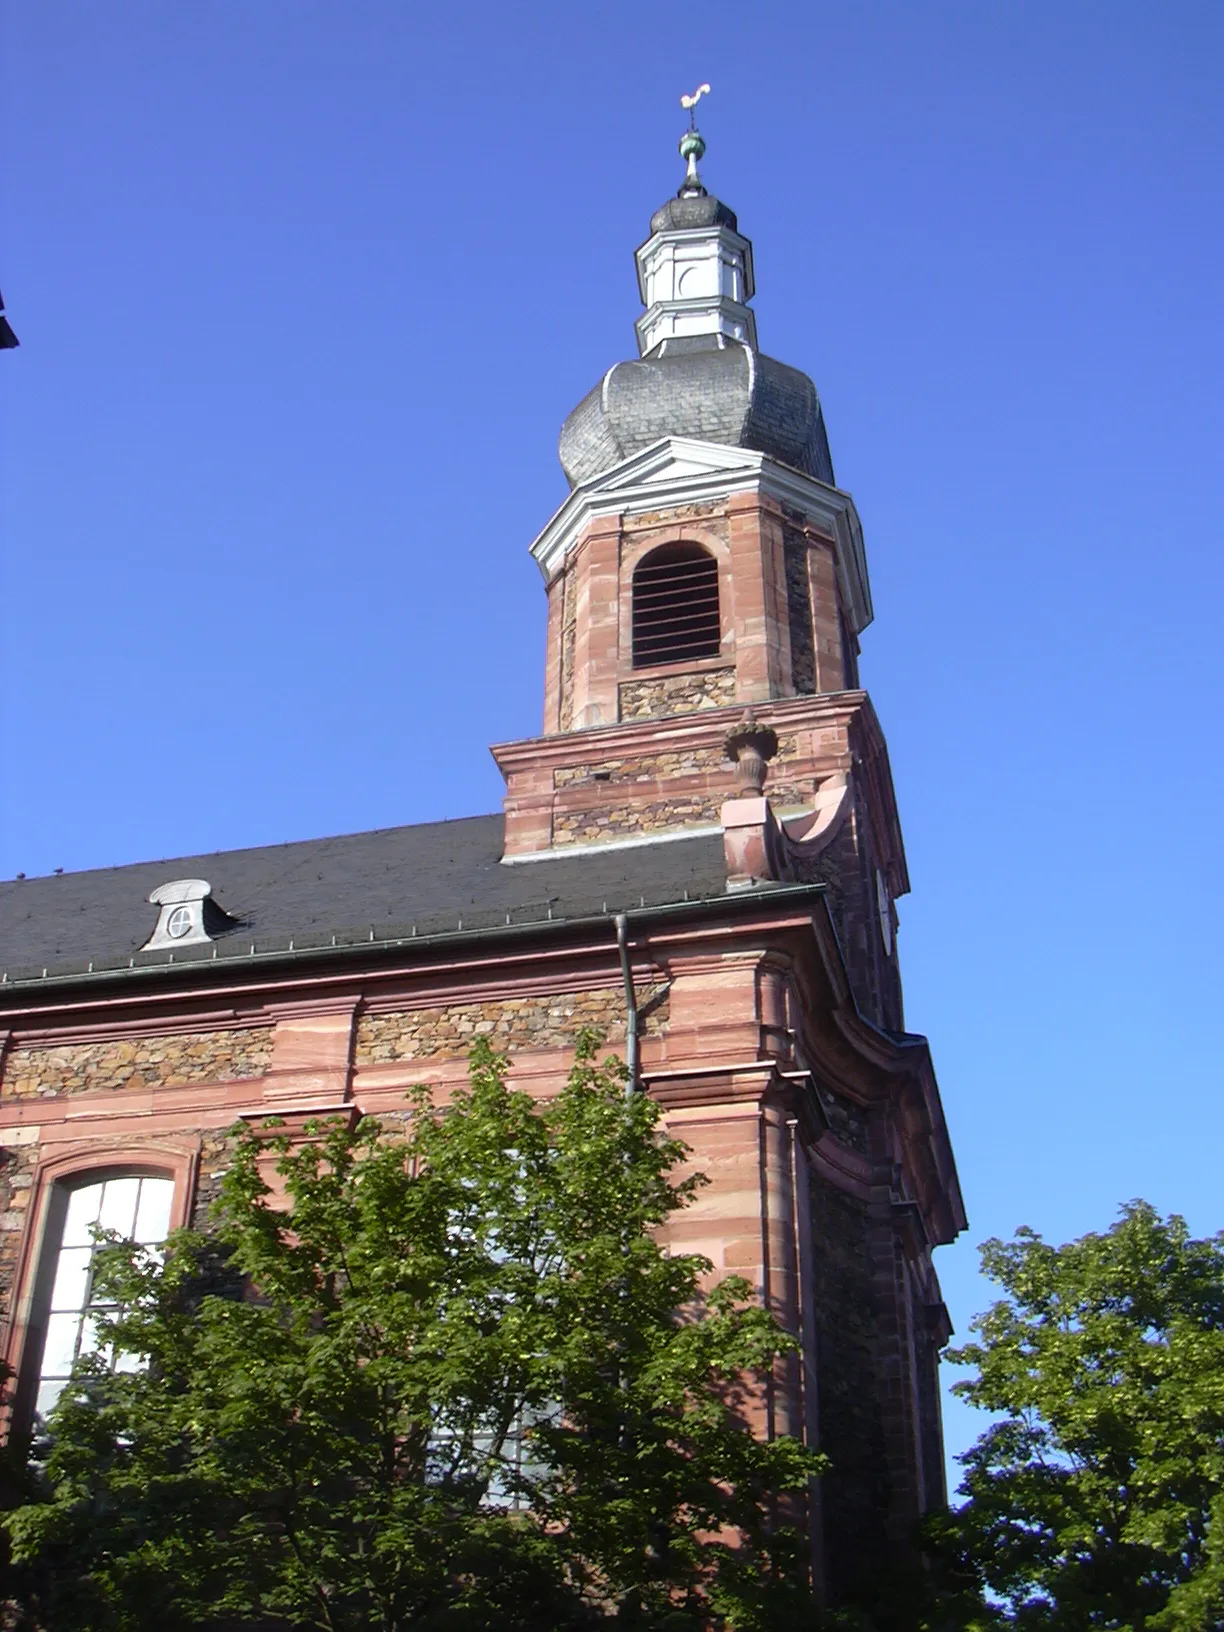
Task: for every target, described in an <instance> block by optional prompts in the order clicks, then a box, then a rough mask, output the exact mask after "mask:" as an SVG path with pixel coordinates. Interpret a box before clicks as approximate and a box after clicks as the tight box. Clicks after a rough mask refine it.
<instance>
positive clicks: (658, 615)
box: [633, 544, 722, 669]
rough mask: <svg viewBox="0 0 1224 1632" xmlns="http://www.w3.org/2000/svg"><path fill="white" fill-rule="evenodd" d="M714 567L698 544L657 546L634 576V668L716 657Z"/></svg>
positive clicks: (717, 624)
mask: <svg viewBox="0 0 1224 1632" xmlns="http://www.w3.org/2000/svg"><path fill="white" fill-rule="evenodd" d="M721 638H722V626H721V621H720V618H719V611H718V563H717V561H715V559H714V557H713V556H712V555H711V554H710V552H709V551H708V550H704V549H702V547H701V545H700V544H661V545H660V546H659V548H658V549H657V550H651V552H650V554H649V555H644V556H643V557H642V559H641V560H640V561H639V562H638V564H637V567H636V569H635V571H634V574H633V666H634V668H635V669H645V668H651V667H653V666H654V665H656V664H659V663H683V662H687V661H691V660H692V659H695V658H699V657H717V656H718V651H719V646H720V643H721Z"/></svg>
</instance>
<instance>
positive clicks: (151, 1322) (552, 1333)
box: [6, 1038, 820, 1632]
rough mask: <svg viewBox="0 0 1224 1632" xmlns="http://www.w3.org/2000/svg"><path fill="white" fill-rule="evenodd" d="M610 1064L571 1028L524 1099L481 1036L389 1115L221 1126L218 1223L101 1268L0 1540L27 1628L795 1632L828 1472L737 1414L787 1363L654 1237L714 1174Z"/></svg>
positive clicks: (739, 1288)
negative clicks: (40, 1484) (460, 1065)
mask: <svg viewBox="0 0 1224 1632" xmlns="http://www.w3.org/2000/svg"><path fill="white" fill-rule="evenodd" d="M624 1075H625V1074H624V1070H623V1068H622V1067H621V1066H620V1065H619V1063H618V1062H616V1061H611V1062H605V1063H603V1064H600V1063H597V1061H596V1057H595V1047H594V1041H593V1040H592V1039H590V1038H587V1039H584V1041H583V1044H582V1046H581V1048H580V1050H579V1057H578V1060H577V1063H576V1065H575V1067H574V1070H573V1072H572V1074H571V1076H570V1078H569V1081H568V1084H567V1086H566V1087H565V1089H564V1091H563V1092H562V1093H561V1094H560V1095H559V1096H558V1097H557V1098H556V1099H555V1100H553V1101H552V1102H551V1103H549V1104H547V1105H545V1106H539V1105H537V1104H535V1103H534V1102H533V1101H532V1100H531V1098H530V1097H529V1096H528V1095H526V1094H524V1093H521V1092H517V1091H514V1090H512V1089H511V1088H509V1087H508V1086H507V1083H506V1080H505V1076H506V1062H505V1061H504V1060H503V1059H501V1058H500V1057H498V1056H496V1055H494V1054H493V1053H492V1052H491V1051H490V1050H489V1049H488V1048H487V1047H485V1046H481V1047H479V1048H477V1049H476V1050H474V1051H473V1056H472V1062H471V1072H470V1085H469V1087H468V1088H467V1089H466V1091H464V1092H462V1093H460V1094H459V1095H458V1096H457V1098H456V1099H455V1101H454V1103H453V1104H452V1105H451V1106H450V1107H449V1108H448V1109H446V1110H444V1111H438V1110H437V1109H436V1108H435V1107H434V1105H433V1104H432V1102H431V1100H430V1099H429V1096H428V1095H425V1094H422V1095H421V1096H419V1097H418V1099H417V1102H416V1103H415V1105H414V1106H413V1108H412V1112H411V1114H410V1115H409V1116H408V1117H407V1118H406V1120H405V1121H404V1123H403V1125H402V1126H401V1125H399V1123H398V1120H397V1125H396V1126H395V1127H394V1128H387V1127H384V1126H380V1124H379V1123H378V1122H376V1121H374V1120H371V1119H366V1120H364V1121H362V1122H361V1123H360V1124H359V1125H358V1126H357V1127H356V1129H355V1130H352V1131H349V1130H348V1129H347V1128H346V1127H344V1126H341V1125H338V1124H336V1123H332V1124H325V1125H323V1126H322V1127H320V1128H318V1129H316V1130H314V1137H313V1138H312V1140H311V1141H310V1142H308V1143H306V1144H305V1145H299V1146H297V1147H294V1148H291V1147H290V1144H289V1142H288V1140H287V1139H285V1137H284V1136H283V1135H277V1134H275V1133H273V1134H271V1135H269V1133H268V1131H267V1130H266V1129H264V1130H259V1131H251V1130H238V1131H236V1132H235V1136H234V1138H235V1143H234V1149H233V1157H232V1166H231V1168H230V1169H229V1171H228V1173H227V1174H226V1175H225V1177H224V1180H223V1183H222V1190H221V1195H220V1199H219V1202H218V1204H217V1206H216V1208H215V1222H214V1227H213V1229H212V1230H211V1231H210V1232H208V1233H207V1234H188V1233H182V1234H179V1235H178V1236H176V1237H174V1238H172V1240H171V1242H170V1244H169V1246H168V1249H167V1251H166V1253H165V1255H164V1262H158V1261H157V1260H156V1259H155V1258H154V1257H152V1256H150V1255H149V1254H146V1253H142V1252H141V1250H140V1249H136V1248H132V1247H130V1246H127V1245H119V1244H114V1245H113V1246H112V1247H110V1248H109V1249H108V1250H107V1252H106V1253H104V1254H103V1255H102V1266H101V1268H100V1270H99V1277H100V1280H101V1282H102V1286H101V1290H102V1292H103V1294H104V1296H105V1297H106V1298H108V1299H115V1300H117V1301H118V1302H119V1303H120V1304H121V1305H122V1307H123V1310H124V1312H123V1313H122V1314H121V1315H119V1316H117V1317H116V1318H115V1319H114V1320H112V1321H110V1322H109V1323H107V1325H106V1326H105V1328H104V1329H103V1334H102V1335H103V1338H104V1340H105V1341H106V1342H107V1343H109V1344H112V1345H113V1346H114V1350H115V1353H116V1355H117V1356H118V1357H119V1360H120V1368H119V1369H117V1370H111V1369H110V1367H109V1366H108V1365H105V1364H104V1363H103V1362H102V1361H101V1360H100V1359H94V1360H92V1361H88V1362H83V1363H82V1364H81V1365H80V1367H79V1369H78V1377H77V1382H76V1385H75V1386H73V1387H72V1388H70V1389H69V1391H68V1392H67V1393H66V1394H65V1396H64V1398H63V1399H62V1400H61V1403H60V1404H59V1406H58V1407H57V1409H56V1412H55V1413H54V1415H53V1419H52V1424H51V1427H52V1430H53V1438H52V1443H51V1448H50V1450H49V1452H48V1454H47V1460H46V1468H45V1485H46V1490H45V1499H43V1500H41V1501H37V1502H28V1503H26V1504H24V1505H22V1506H20V1507H19V1508H17V1509H16V1511H14V1512H12V1513H11V1514H9V1515H8V1516H7V1519H6V1523H7V1527H8V1530H9V1532H10V1535H11V1538H12V1547H13V1553H14V1557H15V1558H16V1559H17V1560H18V1562H19V1563H20V1564H22V1565H23V1566H24V1567H25V1568H26V1569H27V1570H28V1571H32V1572H33V1573H34V1575H35V1577H36V1580H37V1583H38V1585H37V1589H36V1590H32V1591H31V1592H30V1593H29V1594H28V1595H27V1600H26V1613H27V1614H28V1616H29V1617H30V1622H29V1624H31V1625H36V1626H39V1627H45V1628H47V1629H49V1632H58V1629H60V1628H68V1627H71V1628H83V1627H89V1628H94V1629H98V1632H106V1629H112V1628H113V1629H123V1632H129V1629H132V1632H134V1629H140V1628H149V1627H157V1628H158V1629H159V1632H172V1629H173V1628H176V1627H187V1626H221V1625H224V1626H256V1625H258V1626H261V1627H263V1626H268V1627H271V1626H292V1627H295V1628H307V1627H312V1628H320V1629H326V1632H341V1629H350V1628H352V1629H356V1628H361V1629H363V1632H364V1629H366V1628H374V1627H377V1628H383V1629H386V1632H392V1629H401V1628H409V1627H411V1628H420V1629H435V1628H436V1629H439V1632H442V1629H446V1632H463V1629H468V1628H477V1627H481V1628H483V1627H488V1626H497V1627H499V1628H507V1629H514V1628H568V1627H573V1628H578V1627H584V1626H587V1625H592V1626H596V1625H607V1624H609V1617H611V1619H612V1623H613V1624H621V1625H632V1626H635V1627H641V1628H660V1629H662V1628H676V1629H680V1628H683V1627H685V1626H689V1627H695V1626H728V1627H734V1628H737V1629H740V1628H742V1629H755V1628H768V1627H773V1626H781V1625H783V1624H785V1625H786V1626H788V1627H790V1626H799V1625H802V1624H803V1622H804V1619H805V1618H807V1616H808V1614H809V1609H810V1605H809V1600H808V1596H807V1592H806V1589H805V1587H804V1583H803V1576H802V1571H801V1570H800V1569H799V1568H798V1567H797V1563H796V1560H797V1558H798V1537H797V1535H796V1532H795V1530H794V1528H793V1527H792V1526H791V1525H789V1524H788V1523H787V1522H786V1520H787V1518H788V1511H787V1509H786V1503H787V1501H788V1495H787V1493H792V1494H791V1495H790V1497H789V1500H790V1501H791V1502H794V1501H795V1500H797V1499H800V1498H801V1494H802V1492H803V1491H804V1489H805V1487H806V1486H807V1483H808V1481H809V1479H810V1478H811V1477H812V1475H813V1474H814V1473H815V1472H817V1471H818V1469H819V1466H820V1459H819V1458H818V1457H816V1456H815V1455H814V1454H813V1453H811V1452H809V1451H808V1450H806V1449H805V1448H804V1447H802V1446H801V1445H799V1444H798V1443H797V1442H795V1441H794V1440H791V1439H785V1438H782V1439H777V1440H774V1441H773V1442H772V1443H764V1442H763V1441H761V1440H760V1439H758V1438H756V1437H754V1435H753V1434H752V1433H751V1432H749V1431H748V1429H747V1428H746V1426H745V1419H744V1407H745V1395H746V1390H747V1388H749V1387H751V1385H752V1382H753V1380H755V1379H759V1378H760V1377H761V1376H762V1374H766V1373H768V1372H769V1371H770V1370H771V1368H772V1367H773V1366H774V1364H775V1362H776V1360H777V1357H778V1356H779V1355H780V1354H782V1353H783V1352H784V1351H785V1350H786V1349H787V1348H788V1347H789V1346H790V1345H789V1340H788V1339H787V1338H786V1337H785V1335H784V1334H783V1333H782V1332H781V1331H780V1329H779V1328H778V1326H777V1324H776V1322H775V1321H774V1320H773V1318H772V1317H771V1316H770V1315H768V1314H767V1313H766V1312H765V1311H764V1310H762V1309H760V1308H759V1307H757V1306H756V1305H755V1304H753V1303H752V1301H751V1299H750V1297H749V1288H748V1286H747V1285H746V1284H745V1283H744V1282H742V1281H738V1280H727V1281H724V1282H722V1284H721V1285H720V1286H718V1287H717V1288H716V1289H715V1290H714V1291H713V1292H711V1293H709V1294H708V1295H707V1296H705V1297H702V1296H701V1295H700V1293H699V1286H700V1283H701V1282H702V1279H703V1277H705V1276H706V1274H707V1272H708V1270H709V1267H710V1266H709V1265H708V1263H706V1262H705V1261H704V1260H702V1259H700V1258H698V1257H695V1256H693V1255H687V1254H676V1255H669V1254H668V1253H667V1252H666V1251H664V1250H663V1249H662V1248H661V1247H660V1246H659V1244H658V1241H657V1239H656V1236H657V1232H658V1229H659V1226H661V1225H663V1224H664V1223H665V1222H666V1220H667V1219H668V1218H669V1217H671V1215H672V1214H673V1213H675V1212H676V1210H677V1209H679V1208H681V1207H683V1206H684V1205H685V1204H686V1202H687V1201H688V1200H689V1198H690V1197H691V1195H692V1194H693V1191H694V1189H695V1187H696V1185H697V1184H698V1183H699V1182H700V1181H699V1180H698V1179H694V1178H692V1177H690V1178H686V1179H679V1178H678V1177H677V1168H678V1165H679V1164H680V1163H681V1162H682V1160H683V1157H684V1147H683V1146H681V1145H680V1144H678V1143H677V1142H675V1141H673V1140H669V1139H667V1138H664V1137H662V1136H661V1133H660V1130H659V1127H658V1112H657V1108H656V1107H655V1105H654V1104H653V1103H652V1102H651V1100H650V1099H649V1098H648V1097H647V1096H645V1095H641V1094H627V1093H626V1092H625V1084H624ZM270 1144H271V1147H272V1149H273V1150H274V1151H275V1152H276V1167H277V1170H278V1172H279V1174H280V1175H281V1180H282V1183H283V1185H284V1189H285V1192H286V1196H287V1203H288V1209H287V1210H282V1211H278V1210H277V1209H276V1208H275V1207H274V1206H273V1205H270V1202H271V1201H272V1197H271V1193H270V1191H269V1187H268V1185H267V1183H266V1180H265V1176H264V1175H265V1172H266V1163H267V1160H268V1152H269V1146H270ZM125 1358H126V1360H127V1363H128V1364H130V1365H132V1366H133V1367H134V1369H130V1370H123V1369H122V1365H123V1362H124V1360H125ZM737 1538H738V1543H737V1544H736V1545H732V1542H733V1541H736V1539H737Z"/></svg>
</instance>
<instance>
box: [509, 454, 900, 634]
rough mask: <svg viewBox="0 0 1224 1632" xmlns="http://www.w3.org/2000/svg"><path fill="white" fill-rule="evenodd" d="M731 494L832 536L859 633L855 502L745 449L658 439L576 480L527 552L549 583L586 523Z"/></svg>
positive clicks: (862, 616) (866, 613)
mask: <svg viewBox="0 0 1224 1632" xmlns="http://www.w3.org/2000/svg"><path fill="white" fill-rule="evenodd" d="M734 493H759V494H761V495H762V496H763V497H766V498H771V499H774V500H776V501H777V502H778V503H779V504H783V505H786V506H787V508H789V509H793V510H797V511H799V512H800V514H801V515H803V516H805V517H806V518H807V519H808V520H809V521H810V522H812V523H813V524H814V525H815V526H816V527H818V528H820V530H821V531H823V532H827V533H828V534H830V535H831V536H832V538H833V541H834V547H835V549H836V552H837V569H838V576H839V578H840V580H841V590H842V597H843V602H844V605H845V608H846V612H847V617H848V621H849V623H850V626H851V628H852V629H853V630H854V632H855V634H858V633H859V631H860V630H862V629H865V628H866V627H867V625H868V624H869V623H870V622H871V619H872V616H873V613H872V607H871V585H870V583H869V581H868V577H867V557H866V554H865V552H864V549H863V529H862V526H861V524H860V522H859V518H858V512H857V511H856V510H855V508H854V500H853V499H852V498H851V497H850V495H849V494H848V493H844V492H842V490H841V489H840V488H837V487H830V486H829V485H828V484H827V483H826V482H819V481H817V480H816V478H815V477H813V476H805V475H803V474H802V472H800V471H797V470H792V469H791V468H790V467H789V466H788V465H782V464H779V463H778V462H777V460H775V459H770V458H769V457H768V455H766V454H763V453H754V452H753V451H752V450H751V449H750V448H737V447H731V446H728V445H726V444H724V443H720V442H699V441H697V440H696V439H695V438H692V437H685V436H668V437H663V438H662V439H661V440H660V441H658V442H654V443H652V444H651V445H650V447H648V448H644V449H643V450H642V452H641V453H636V454H634V455H633V456H632V457H631V458H629V459H624V460H622V461H621V463H620V464H619V465H614V466H613V468H612V469H611V470H607V471H604V472H603V474H602V475H599V476H595V477H592V478H591V480H590V481H589V482H582V483H580V485H579V486H578V487H576V488H575V489H574V491H573V492H572V493H571V494H570V496H569V498H568V499H566V501H565V503H564V504H563V505H562V506H561V508H560V509H559V510H558V511H557V513H556V514H555V515H554V516H553V518H552V520H551V521H550V522H549V523H548V525H547V526H546V527H545V528H544V530H543V532H542V533H541V534H540V535H539V537H538V538H537V539H536V540H535V542H534V543H533V544H532V546H531V553H532V555H533V556H534V557H535V560H536V563H537V565H538V566H539V568H540V571H541V572H542V573H543V575H544V581H545V582H546V583H548V582H550V581H551V580H552V578H553V577H554V576H555V575H556V573H557V571H558V569H559V568H560V566H561V564H562V562H563V561H564V560H565V557H566V555H567V554H568V553H569V550H570V548H571V547H572V546H573V545H574V544H575V543H576V542H577V540H578V538H579V537H580V536H581V534H582V533H583V531H584V530H585V529H586V528H587V526H589V524H590V523H591V522H592V521H594V520H596V519H598V518H600V517H602V516H616V515H626V514H627V515H634V514H641V513H644V512H647V511H652V510H667V509H672V508H679V507H681V506H683V505H690V504H710V503H715V502H717V501H718V500H720V499H726V498H730V496H731V495H732V494H734Z"/></svg>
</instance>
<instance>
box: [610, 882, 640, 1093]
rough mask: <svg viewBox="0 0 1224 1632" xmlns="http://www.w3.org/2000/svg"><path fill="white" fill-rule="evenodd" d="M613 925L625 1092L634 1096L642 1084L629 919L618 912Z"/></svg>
mask: <svg viewBox="0 0 1224 1632" xmlns="http://www.w3.org/2000/svg"><path fill="white" fill-rule="evenodd" d="M615 923H616V949H617V951H618V952H619V953H620V965H621V975H622V976H623V977H624V981H625V1064H626V1065H627V1066H628V1067H629V1082H628V1087H627V1090H626V1091H627V1092H628V1093H631V1094H634V1093H637V1091H638V1090H639V1089H640V1087H641V1085H642V1084H641V1080H640V1074H639V1071H638V1005H637V993H636V992H635V991H634V989H633V970H632V968H631V967H630V964H629V919H628V917H627V916H626V914H625V913H623V912H618V913H617V915H616V919H615Z"/></svg>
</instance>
